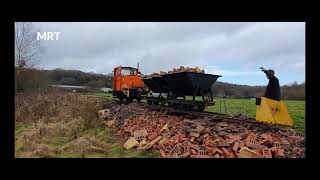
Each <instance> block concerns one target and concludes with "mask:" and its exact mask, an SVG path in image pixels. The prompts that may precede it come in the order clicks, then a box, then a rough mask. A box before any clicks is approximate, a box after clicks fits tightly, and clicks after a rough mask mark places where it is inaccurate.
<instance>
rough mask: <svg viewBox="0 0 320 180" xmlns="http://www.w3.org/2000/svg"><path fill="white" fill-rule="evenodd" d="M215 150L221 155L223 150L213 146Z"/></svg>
mask: <svg viewBox="0 0 320 180" xmlns="http://www.w3.org/2000/svg"><path fill="white" fill-rule="evenodd" d="M215 150H216V152H217V153H219V154H221V155H223V151H221V150H220V149H219V148H215Z"/></svg>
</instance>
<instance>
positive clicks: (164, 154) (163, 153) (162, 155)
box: [160, 149, 166, 158]
mask: <svg viewBox="0 0 320 180" xmlns="http://www.w3.org/2000/svg"><path fill="white" fill-rule="evenodd" d="M160 157H161V158H165V157H166V153H165V152H164V151H163V150H162V149H160Z"/></svg>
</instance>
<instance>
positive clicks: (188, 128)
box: [106, 106, 305, 158]
mask: <svg viewBox="0 0 320 180" xmlns="http://www.w3.org/2000/svg"><path fill="white" fill-rule="evenodd" d="M128 108H129V109H130V108H132V107H130V106H129V107H128ZM115 109H116V108H115ZM120 109H121V108H120ZM124 109H125V110H123V111H127V109H126V108H124ZM135 109H136V110H137V111H129V113H130V115H129V116H130V117H129V116H126V117H123V118H125V120H118V121H121V122H122V123H118V124H117V125H116V122H117V121H116V119H117V118H116V119H113V120H108V121H106V125H108V126H112V127H118V128H119V131H118V135H121V136H122V137H124V138H125V139H126V142H125V143H124V147H125V148H127V149H132V148H136V149H140V150H148V149H151V150H156V151H159V152H160V156H161V157H163V158H280V157H290V158H295V157H304V151H305V148H304V135H302V134H300V133H298V132H296V131H294V130H293V129H283V130H277V131H276V130H274V131H272V130H269V131H265V130H262V129H261V128H259V127H258V126H257V127H255V126H252V125H250V126H248V125H246V124H233V123H227V122H223V121H214V120H206V119H193V120H191V119H187V118H185V117H182V116H174V115H168V114H167V113H166V112H157V111H148V112H146V110H143V108H142V109H139V107H138V106H135ZM111 112H112V110H111V111H110V112H109V115H110V114H111ZM118 112H119V111H118ZM115 114H116V113H115ZM115 116H116V115H115ZM116 117H117V116H116ZM120 119H121V118H120ZM110 122H111V123H110Z"/></svg>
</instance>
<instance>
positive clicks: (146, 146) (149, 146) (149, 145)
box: [141, 136, 161, 149]
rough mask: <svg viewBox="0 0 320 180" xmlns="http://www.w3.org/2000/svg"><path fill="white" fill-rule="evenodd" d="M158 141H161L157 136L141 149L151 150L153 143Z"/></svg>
mask: <svg viewBox="0 0 320 180" xmlns="http://www.w3.org/2000/svg"><path fill="white" fill-rule="evenodd" d="M160 139H161V136H158V137H157V138H155V139H154V140H152V141H151V142H149V143H148V144H146V145H145V146H143V147H142V148H141V149H149V148H151V147H152V146H153V145H154V144H155V143H157V142H158V141H160Z"/></svg>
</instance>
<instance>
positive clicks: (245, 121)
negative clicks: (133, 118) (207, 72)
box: [116, 101, 292, 132]
mask: <svg viewBox="0 0 320 180" xmlns="http://www.w3.org/2000/svg"><path fill="white" fill-rule="evenodd" d="M116 104H125V105H126V104H129V103H127V102H125V101H118V102H116ZM137 105H139V106H141V107H144V108H148V109H149V110H151V111H161V112H166V114H168V115H178V116H184V117H186V118H187V119H189V118H190V117H191V118H190V119H201V121H202V122H209V123H217V122H226V123H232V124H238V125H243V126H247V128H253V129H255V130H257V131H260V130H261V131H272V132H279V131H281V132H288V131H289V130H290V129H292V128H291V127H289V126H283V125H274V124H268V123H263V122H257V121H256V120H255V119H253V118H248V117H235V116H231V115H228V114H222V113H217V112H206V111H196V110H187V109H179V108H175V107H169V106H163V105H150V104H147V103H145V102H137Z"/></svg>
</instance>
